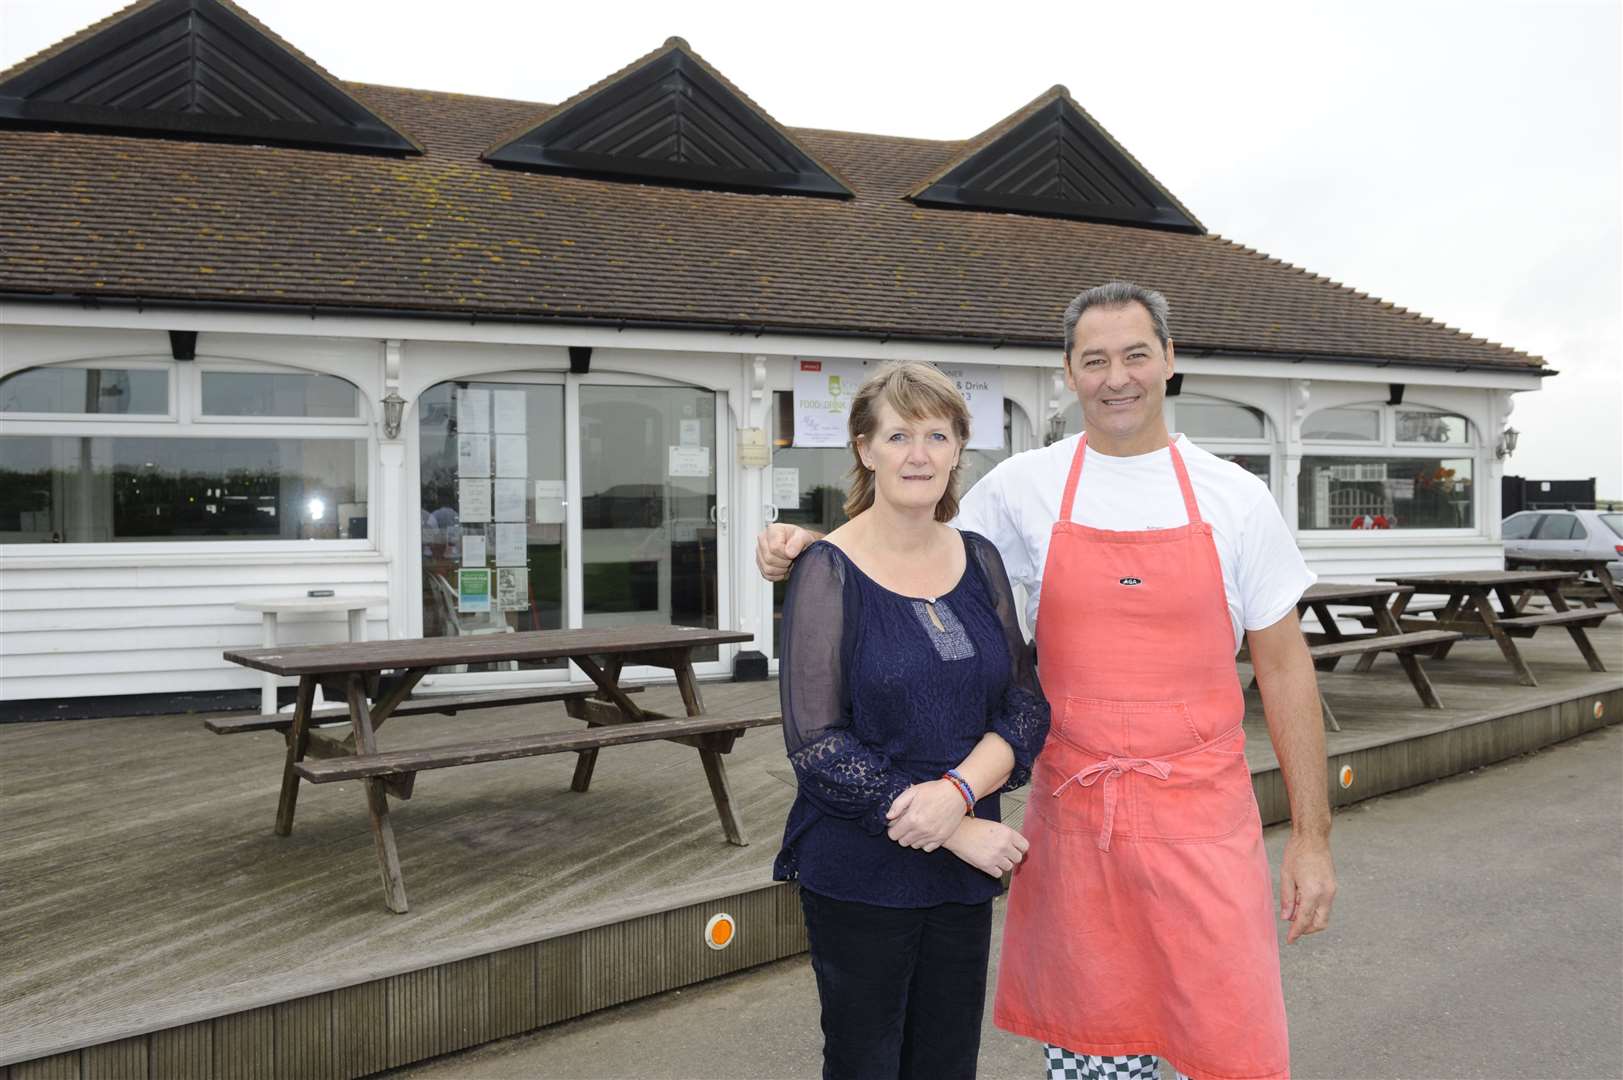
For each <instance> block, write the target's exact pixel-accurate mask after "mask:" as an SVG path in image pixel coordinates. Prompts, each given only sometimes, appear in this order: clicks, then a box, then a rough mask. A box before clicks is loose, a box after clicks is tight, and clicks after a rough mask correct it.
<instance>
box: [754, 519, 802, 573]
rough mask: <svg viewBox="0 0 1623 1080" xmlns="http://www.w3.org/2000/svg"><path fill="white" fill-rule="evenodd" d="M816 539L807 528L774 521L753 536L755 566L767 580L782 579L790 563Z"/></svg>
mask: <svg viewBox="0 0 1623 1080" xmlns="http://www.w3.org/2000/svg"><path fill="white" fill-rule="evenodd" d="M816 539H817V534H816V533H814V532H812V531H810V530H809V529H802V528H801V527H800V526H799V525H789V524H786V523H784V522H774V523H773V524H771V525H768V526H767V527H766V528H764V529H762V530H761V535H759V536H757V537H756V538H755V568H756V569H757V570H759V571H760V572H761V576H762V577H764V578H766V579H767V580H768V581H782V580H783V579H784V578H786V577H788V576H789V566H790V564H792V563H793V562H794V561H795V559H796V558H797V557H798V556H799V555H800V553H801V552H802V551H805V550H806V545H808V544H810V543H811V542H812V541H813V540H816Z"/></svg>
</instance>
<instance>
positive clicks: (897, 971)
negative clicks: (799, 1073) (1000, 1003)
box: [800, 888, 992, 1080]
mask: <svg viewBox="0 0 1623 1080" xmlns="http://www.w3.org/2000/svg"><path fill="white" fill-rule="evenodd" d="M800 903H801V907H802V909H803V910H804V911H805V913H806V932H807V935H808V936H809V938H810V940H811V962H812V971H813V972H815V973H816V975H817V996H818V998H819V999H820V1000H821V1001H822V1006H823V1080H915V1078H916V1080H958V1078H963V1080H973V1077H974V1076H975V1059H976V1056H977V1055H978V1054H979V1053H980V1046H981V1016H982V1013H983V1012H984V1011H985V1008H986V964H987V960H988V957H989V954H990V952H991V946H992V902H991V901H990V900H988V901H987V902H986V903H984V904H938V905H936V906H935V907H927V908H885V907H875V906H874V905H872V904H859V903H855V902H853V901H849V900H834V899H831V898H829V897H827V896H819V895H818V894H817V893H814V892H811V891H810V890H808V889H804V888H803V889H801V890H800Z"/></svg>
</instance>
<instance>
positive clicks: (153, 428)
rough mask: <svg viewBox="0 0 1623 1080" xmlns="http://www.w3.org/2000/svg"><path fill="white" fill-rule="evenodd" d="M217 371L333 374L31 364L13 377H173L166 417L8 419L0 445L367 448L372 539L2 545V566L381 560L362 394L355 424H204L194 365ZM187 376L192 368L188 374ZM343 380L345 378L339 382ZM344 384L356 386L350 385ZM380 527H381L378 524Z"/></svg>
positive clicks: (113, 361)
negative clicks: (342, 556)
mask: <svg viewBox="0 0 1623 1080" xmlns="http://www.w3.org/2000/svg"><path fill="white" fill-rule="evenodd" d="M199 364H201V365H202V366H203V367H207V368H209V369H212V370H233V371H264V372H275V373H290V372H291V373H298V374H311V375H329V374H333V373H332V372H324V371H317V370H314V369H311V368H299V367H293V366H290V365H285V364H272V363H261V362H258V361H245V360H231V359H227V358H215V357H210V358H206V359H205V358H202V357H200V358H199V359H198V360H193V361H177V360H174V359H172V358H170V357H157V356H153V355H151V354H136V355H132V356H106V357H95V358H87V359H74V360H64V361H57V362H55V363H49V364H33V365H29V366H27V367H21V368H18V369H17V371H16V372H8V373H7V374H8V375H10V374H16V373H21V372H23V371H29V370H33V369H34V368H48V367H68V368H96V367H101V368H120V369H123V368H129V369H136V368H139V369H146V370H164V371H168V372H170V378H169V413H168V415H166V416H159V415H157V414H155V413H149V414H144V415H136V416H130V415H125V414H118V413H3V414H0V423H3V424H4V425H5V430H4V432H3V433H0V437H11V436H35V437H42V436H43V437H52V438H100V437H111V438H119V437H123V438H133V437H148V438H150V437H160V438H175V439H188V438H194V439H201V438H207V439H308V440H316V439H331V440H339V441H344V442H352V441H362V442H364V444H365V446H366V463H365V466H364V475H365V479H366V491H367V507H368V511H367V516H368V522H369V524H368V529H367V538H366V539H364V540H299V539H286V540H283V539H276V540H106V541H93V542H70V543H62V544H47V543H39V542H32V543H7V544H0V559H6V560H11V559H29V560H39V559H59V558H67V557H76V556H84V555H95V556H101V555H116V556H119V557H121V558H129V557H144V556H160V555H171V556H173V555H181V554H183V553H184V555H185V557H188V558H189V557H193V556H197V555H209V556H212V555H256V554H258V555H265V554H282V555H286V554H291V553H295V552H297V553H300V554H304V555H310V556H313V557H325V556H330V555H334V554H337V553H340V552H376V551H378V550H379V547H378V540H377V532H378V530H377V529H376V528H373V527H372V525H371V523H372V522H374V521H378V518H377V515H376V514H375V513H374V512H373V510H374V507H375V504H376V500H377V495H378V492H379V491H380V487H379V481H380V476H379V464H378V454H377V440H376V435H375V433H374V431H373V424H372V418H371V417H370V416H368V415H367V413H368V408H369V406H368V404H367V401H366V395H365V394H364V392H360V391H359V387H357V399H356V400H357V409H358V411H359V413H360V415H358V416H356V417H355V418H353V419H339V420H337V421H336V422H335V420H334V418H330V417H324V418H316V419H310V418H306V417H203V416H201V415H200V412H201V409H200V406H201V403H202V397H201V395H202V381H201V378H200V376H199V375H198V370H199V369H198V368H197V367H196V366H195V365H199ZM187 368H192V370H190V371H188V370H186V369H187ZM335 377H337V378H344V376H342V375H337V376H335ZM345 381H346V382H350V383H352V384H353V383H354V380H352V379H345ZM378 524H379V525H381V522H378Z"/></svg>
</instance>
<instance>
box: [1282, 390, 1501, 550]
mask: <svg viewBox="0 0 1623 1080" xmlns="http://www.w3.org/2000/svg"><path fill="white" fill-rule="evenodd" d="M1325 408H1326V409H1367V410H1370V411H1372V412H1377V413H1378V414H1379V418H1380V419H1379V423H1380V431H1381V436H1382V438H1381V439H1380V440H1379V441H1377V442H1352V441H1348V440H1345V439H1315V438H1310V437H1308V436H1306V435H1303V436H1302V443H1301V459H1302V463H1303V464H1302V470H1303V472H1304V473H1305V472H1306V470H1307V464H1306V463H1307V459H1308V458H1319V457H1344V458H1374V459H1380V458H1387V459H1393V460H1413V459H1414V458H1415V457H1417V456H1424V457H1436V458H1438V459H1440V460H1446V459H1448V458H1468V459H1470V461H1471V488H1472V492H1471V516H1472V518H1473V521H1472V524H1470V525H1464V526H1460V527H1459V528H1436V527H1433V528H1424V529H1410V528H1405V527H1403V526H1402V525H1401V524H1400V525H1399V527H1398V528H1396V529H1343V528H1335V529H1314V528H1309V527H1307V526H1304V525H1302V523H1301V513H1302V511H1301V505H1302V504H1301V501H1300V499H1298V501H1297V511H1296V515H1297V520H1296V521H1294V522H1292V523H1291V527H1292V529H1293V530H1294V531H1295V533H1296V536H1297V539H1298V540H1299V541H1309V542H1323V541H1326V540H1333V541H1335V542H1336V543H1367V544H1379V543H1390V542H1391V541H1392V540H1393V538H1395V537H1402V538H1404V539H1414V540H1425V539H1459V538H1461V537H1468V536H1481V535H1484V530H1485V527H1486V516H1485V515H1486V513H1487V505H1488V498H1487V494H1486V487H1485V486H1479V485H1485V484H1486V483H1488V482H1489V480H1490V477H1489V470H1488V469H1486V468H1485V467H1484V463H1483V461H1482V458H1481V454H1480V452H1479V451H1480V449H1481V447H1480V440H1479V438H1478V436H1477V427H1476V424H1475V423H1474V422H1473V421H1472V420H1471V418H1470V417H1469V416H1466V415H1465V414H1464V413H1462V412H1460V411H1459V410H1458V409H1446V408H1441V407H1438V406H1434V405H1427V404H1425V403H1424V402H1418V401H1416V402H1406V403H1405V404H1403V405H1389V404H1387V403H1385V402H1371V401H1355V402H1344V403H1340V404H1336V405H1326V406H1325ZM1400 409H1401V410H1403V411H1405V412H1435V413H1440V414H1443V415H1447V416H1458V417H1460V419H1462V420H1464V421H1465V433H1466V441H1465V442H1463V443H1434V442H1398V441H1397V439H1396V434H1397V420H1396V417H1395V416H1394V415H1393V414H1394V413H1395V412H1396V411H1397V410H1400ZM1315 411H1322V410H1315ZM1308 415H1309V416H1312V415H1313V414H1312V413H1309V414H1308ZM1304 426H1305V425H1304ZM1419 450H1424V451H1428V452H1427V453H1425V454H1423V455H1421V454H1417V453H1416V451H1419Z"/></svg>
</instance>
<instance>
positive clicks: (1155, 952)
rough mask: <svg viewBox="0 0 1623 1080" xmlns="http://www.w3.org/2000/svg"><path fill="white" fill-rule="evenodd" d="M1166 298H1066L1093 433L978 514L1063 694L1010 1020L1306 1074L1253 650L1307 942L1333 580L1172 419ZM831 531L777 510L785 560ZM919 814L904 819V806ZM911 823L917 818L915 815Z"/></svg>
mask: <svg viewBox="0 0 1623 1080" xmlns="http://www.w3.org/2000/svg"><path fill="white" fill-rule="evenodd" d="M1173 364H1174V350H1173V344H1172V339H1171V335H1170V332H1169V330H1168V310H1167V303H1166V300H1165V299H1164V298H1163V297H1162V296H1161V295H1160V294H1159V293H1156V292H1152V291H1150V290H1147V289H1143V288H1140V287H1138V286H1136V285H1131V284H1128V283H1125V282H1112V283H1110V284H1108V285H1103V286H1100V287H1098V288H1095V289H1090V290H1088V291H1087V292H1084V293H1082V294H1081V295H1080V296H1078V297H1077V298H1076V299H1075V300H1073V301H1072V302H1071V304H1070V306H1069V307H1068V308H1067V309H1066V313H1065V357H1064V365H1065V380H1066V385H1067V386H1068V387H1070V389H1071V390H1073V391H1074V392H1075V393H1076V395H1077V400H1078V401H1079V402H1080V404H1081V406H1082V413H1083V417H1084V427H1085V431H1084V433H1083V434H1082V435H1080V436H1076V437H1073V438H1070V439H1067V440H1064V441H1062V442H1059V443H1056V444H1055V445H1053V446H1050V447H1045V448H1043V449H1041V450H1033V451H1030V452H1028V453H1024V454H1019V455H1016V456H1014V457H1012V458H1010V459H1009V460H1007V461H1005V462H1003V463H1002V464H1000V465H999V466H998V467H997V468H996V469H994V470H993V471H992V472H991V473H990V474H989V475H988V476H987V477H986V478H985V479H984V480H982V481H981V482H980V483H979V484H977V485H976V487H975V489H974V490H973V491H971V492H970V493H969V494H968V495H967V496H966V497H965V499H964V502H963V505H962V508H961V510H960V513H959V516H958V518H957V520H956V522H955V524H956V525H957V526H959V527H960V528H963V529H968V530H971V531H974V532H978V533H981V534H983V535H985V536H986V537H988V538H989V539H990V540H992V541H993V543H994V544H996V545H997V547H998V550H999V552H1000V553H1001V554H1002V556H1003V560H1004V563H1005V564H1006V566H1007V567H1008V571H1009V576H1010V578H1011V579H1012V580H1013V581H1014V582H1015V583H1017V584H1020V585H1023V586H1024V587H1025V588H1026V589H1027V592H1028V595H1029V597H1030V600H1029V603H1028V613H1029V614H1030V615H1031V617H1032V620H1033V622H1034V625H1035V627H1036V631H1037V656H1038V674H1039V677H1040V678H1041V680H1042V684H1043V689H1044V692H1045V694H1046V695H1047V697H1048V699H1049V702H1050V704H1051V705H1052V707H1053V724H1052V727H1051V729H1050V734H1049V738H1048V743H1047V746H1046V747H1045V748H1044V750H1043V752H1042V754H1041V756H1040V757H1039V758H1038V760H1037V765H1036V769H1035V772H1034V775H1033V778H1032V785H1031V796H1030V800H1031V801H1030V804H1029V809H1028V813H1027V816H1026V823H1025V830H1026V833H1027V838H1028V839H1029V840H1030V841H1031V847H1030V850H1029V852H1028V854H1027V857H1026V861H1025V863H1024V864H1022V866H1021V867H1020V869H1019V870H1018V871H1017V873H1016V875H1015V879H1014V885H1013V888H1012V889H1011V891H1010V896H1009V911H1008V922H1007V927H1006V930H1005V938H1004V945H1003V954H1002V961H1001V967H1000V973H999V984H998V996H997V1005H996V1009H995V1019H996V1021H997V1023H998V1025H999V1026H1001V1027H1004V1028H1007V1029H1008V1030H1011V1031H1014V1032H1017V1033H1020V1034H1024V1035H1028V1036H1031V1037H1033V1038H1037V1039H1040V1040H1042V1041H1043V1042H1044V1043H1045V1044H1047V1046H1048V1057H1049V1068H1050V1074H1051V1075H1053V1076H1055V1077H1078V1076H1080V1077H1089V1078H1094V1077H1098V1078H1103V1077H1118V1076H1119V1077H1127V1076H1133V1077H1146V1078H1148V1077H1153V1076H1155V1075H1156V1069H1157V1066H1156V1063H1155V1060H1154V1058H1155V1056H1156V1055H1159V1056H1160V1057H1163V1058H1165V1059H1167V1060H1168V1061H1170V1062H1171V1063H1172V1064H1173V1065H1174V1066H1175V1067H1176V1068H1177V1069H1178V1071H1179V1073H1180V1075H1187V1076H1190V1077H1193V1078H1194V1080H1238V1078H1242V1077H1248V1078H1259V1077H1267V1078H1276V1077H1285V1076H1288V1075H1289V1049H1288V1042H1287V1038H1286V1032H1285V1013H1284V1002H1283V996H1282V993H1281V990H1280V982H1279V956H1278V947H1277V942H1276V938H1275V933H1274V931H1273V929H1272V919H1271V916H1270V914H1269V912H1270V908H1271V896H1270V891H1269V890H1270V882H1269V878H1268V864H1267V856H1266V854H1265V852H1264V850H1263V846H1262V832H1261V825H1260V821H1259V818H1258V814H1257V810H1256V804H1255V800H1254V798H1253V796H1252V793H1251V782H1250V772H1249V769H1248V768H1247V766H1246V763H1245V756H1244V732H1243V730H1242V729H1241V728H1240V722H1241V720H1242V718H1243V716H1244V711H1245V708H1244V702H1243V698H1242V694H1241V689H1240V684H1239V678H1238V674H1237V672H1236V670H1235V666H1234V653H1235V651H1236V649H1237V648H1238V645H1239V641H1240V636H1241V634H1242V633H1243V634H1245V635H1246V637H1247V639H1248V643H1249V648H1250V653H1251V661H1252V664H1253V666H1254V668H1255V670H1256V674H1257V680H1258V683H1259V685H1260V687H1261V690H1262V700H1263V711H1264V713H1265V716H1266V719H1267V724H1268V732H1269V736H1270V738H1271V739H1272V741H1273V745H1274V750H1275V752H1276V754H1277V756H1278V759H1279V765H1280V771H1281V773H1282V774H1283V777H1284V780H1285V785H1286V788H1287V791H1288V793H1289V797H1290V805H1291V836H1290V839H1289V840H1288V841H1287V843H1286V845H1285V854H1284V863H1283V866H1282V868H1281V870H1280V904H1279V914H1280V918H1282V919H1285V920H1288V921H1289V923H1290V928H1289V932H1288V935H1287V940H1288V941H1292V942H1294V941H1295V940H1296V939H1297V938H1298V937H1301V936H1302V935H1304V934H1312V933H1317V932H1318V931H1320V930H1323V929H1324V928H1325V927H1326V926H1327V925H1328V923H1329V917H1330V907H1331V903H1332V900H1333V898H1334V895H1335V872H1334V868H1333V865H1332V862H1331V858H1330V847H1329V834H1330V812H1329V801H1328V797H1327V788H1326V777H1325V751H1324V733H1323V720H1322V717H1321V714H1320V709H1319V699H1318V690H1317V685H1316V681H1315V678H1314V673H1313V665H1312V661H1311V659H1310V657H1309V656H1308V653H1307V647H1306V644H1305V642H1304V640H1303V638H1302V635H1301V631H1300V629H1299V627H1298V625H1297V620H1296V608H1295V604H1296V600H1297V599H1298V598H1299V597H1300V595H1301V593H1302V591H1303V590H1304V589H1305V588H1306V587H1307V586H1308V585H1309V584H1311V583H1312V581H1313V574H1312V573H1311V572H1310V571H1309V570H1308V569H1307V567H1306V565H1305V564H1304V563H1303V561H1302V558H1301V555H1300V553H1299V552H1298V551H1297V549H1296V546H1295V543H1294V541H1293V540H1292V538H1291V536H1290V531H1289V529H1287V528H1286V526H1285V523H1284V521H1283V520H1282V519H1281V517H1280V515H1279V511H1278V509H1277V507H1276V506H1275V505H1274V502H1273V499H1272V497H1271V495H1270V494H1269V492H1268V489H1267V486H1266V485H1265V484H1263V483H1262V482H1261V481H1259V480H1257V479H1256V478H1255V477H1253V476H1251V475H1250V474H1249V473H1247V472H1246V471H1245V470H1243V469H1241V468H1239V467H1238V466H1235V465H1233V464H1231V463H1228V462H1225V461H1222V460H1221V459H1219V458H1216V457H1214V456H1213V455H1211V454H1208V453H1206V452H1205V451H1202V450H1200V449H1199V448H1198V447H1195V446H1194V445H1192V444H1191V443H1190V442H1189V441H1188V440H1187V439H1185V438H1183V437H1181V436H1180V437H1178V438H1177V439H1174V438H1173V437H1172V436H1171V434H1170V433H1169V432H1168V430H1167V427H1166V424H1165V421H1164V420H1163V418H1162V412H1161V409H1162V402H1163V400H1164V399H1165V396H1166V383H1167V379H1168V378H1169V377H1170V376H1171V375H1172V372H1173ZM811 539H812V536H811V534H809V533H807V532H805V531H804V530H799V529H795V528H793V527H792V526H771V527H769V528H768V530H767V531H766V532H764V533H763V534H762V535H761V537H760V540H759V542H758V544H757V554H756V559H757V562H758V564H759V565H760V567H761V571H762V573H763V575H765V576H767V577H768V578H774V579H775V578H778V577H782V576H783V575H784V573H786V572H787V568H788V565H789V562H790V560H792V558H793V556H794V555H795V554H797V553H798V552H799V550H800V549H801V548H803V547H804V546H805V544H806V543H808V542H810V540H811ZM904 817H905V815H904ZM901 823H902V822H901V821H899V822H898V824H901Z"/></svg>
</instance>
